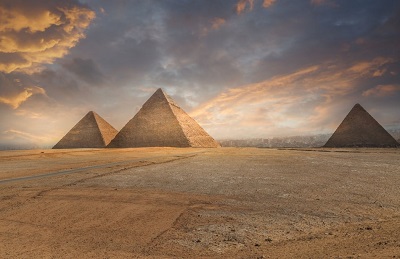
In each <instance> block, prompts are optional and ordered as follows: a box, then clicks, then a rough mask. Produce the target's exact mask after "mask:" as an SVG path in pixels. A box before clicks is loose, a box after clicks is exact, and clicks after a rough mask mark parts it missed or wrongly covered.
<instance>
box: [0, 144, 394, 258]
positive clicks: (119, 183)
mask: <svg viewBox="0 0 400 259" xmlns="http://www.w3.org/2000/svg"><path fill="white" fill-rule="evenodd" d="M321 151H327V152H321ZM41 152H44V153H41ZM111 163H112V164H111ZM0 164H1V167H0V195H1V196H0V233H1V234H0V257H1V258H126V257H130V258H194V257H197V258H199V257H200V258H326V257H333V258H357V257H360V258H375V257H379V258H400V198H399V197H400V188H399V186H398V183H399V182H400V170H399V169H400V150H398V149H353V150H350V149H340V150H333V149H315V150H311V149H310V150H306V149H300V150H275V149H256V148H246V149H239V148H220V149H191V148H187V149H175V148H142V149H118V150H114V149H111V150H110V149H107V150H94V149H93V150H68V151H66V150H44V151H37V150H34V151H13V152H8V151H4V152H0ZM93 165H101V166H99V167H97V168H89V169H86V170H81V171H77V172H74V173H70V174H64V175H54V176H51V177H45V178H37V179H31V180H20V181H14V182H12V181H11V182H7V183H5V182H4V179H13V178H15V177H26V176H29V175H31V176H32V175H38V174H45V173H51V172H53V171H57V170H62V169H68V168H81V167H85V166H93ZM1 179H2V180H3V182H1V181H2V180H1Z"/></svg>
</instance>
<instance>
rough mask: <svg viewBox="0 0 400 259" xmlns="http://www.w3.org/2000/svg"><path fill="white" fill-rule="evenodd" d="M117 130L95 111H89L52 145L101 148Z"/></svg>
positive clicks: (59, 147)
mask: <svg viewBox="0 0 400 259" xmlns="http://www.w3.org/2000/svg"><path fill="white" fill-rule="evenodd" d="M117 133H118V131H117V130H116V129H115V128H114V127H113V126H111V125H110V124H109V123H108V122H107V121H105V120H104V119H103V118H102V117H100V115H98V114H97V113H95V112H93V111H90V112H88V113H87V114H86V115H85V117H83V118H82V119H81V120H80V121H79V122H78V123H77V124H76V125H75V126H74V127H73V128H72V129H71V130H70V131H69V132H68V133H67V134H66V135H65V136H64V137H63V138H62V139H61V140H60V141H59V142H58V143H57V144H56V145H55V146H54V147H53V149H61V148H103V147H106V146H107V145H108V144H109V143H110V141H111V140H112V139H113V138H114V137H115V136H116V135H117Z"/></svg>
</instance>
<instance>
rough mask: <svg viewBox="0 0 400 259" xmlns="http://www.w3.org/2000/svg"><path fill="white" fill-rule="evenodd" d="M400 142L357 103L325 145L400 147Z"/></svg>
mask: <svg viewBox="0 0 400 259" xmlns="http://www.w3.org/2000/svg"><path fill="white" fill-rule="evenodd" d="M398 146H399V143H397V141H396V140H395V139H394V138H393V137H392V136H391V135H390V134H389V133H388V132H387V131H386V130H385V129H384V128H383V127H382V126H381V125H380V124H379V123H378V122H377V121H376V120H375V119H374V118H373V117H372V116H371V115H370V114H369V113H368V112H367V111H366V110H365V109H364V108H363V107H362V106H361V105H360V104H356V105H355V106H354V107H353V109H352V110H351V111H350V112H349V114H348V115H347V116H346V118H345V119H344V120H343V122H342V123H341V124H340V125H339V127H338V128H337V129H336V131H335V133H333V135H332V136H331V137H330V139H329V140H328V142H327V143H326V144H325V146H324V147H398Z"/></svg>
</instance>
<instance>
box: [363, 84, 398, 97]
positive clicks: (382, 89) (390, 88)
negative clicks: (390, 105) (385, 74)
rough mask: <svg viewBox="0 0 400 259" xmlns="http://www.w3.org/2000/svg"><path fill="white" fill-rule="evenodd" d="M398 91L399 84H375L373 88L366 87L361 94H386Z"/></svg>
mask: <svg viewBox="0 0 400 259" xmlns="http://www.w3.org/2000/svg"><path fill="white" fill-rule="evenodd" d="M398 91H400V85H377V86H376V87H374V88H371V89H368V90H366V91H364V92H363V93H362V95H363V96H379V97H383V96H388V95H391V94H394V93H395V92H398Z"/></svg>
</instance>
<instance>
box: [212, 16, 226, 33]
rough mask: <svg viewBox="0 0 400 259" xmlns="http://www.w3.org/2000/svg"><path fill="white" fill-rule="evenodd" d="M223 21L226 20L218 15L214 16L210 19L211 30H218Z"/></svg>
mask: <svg viewBox="0 0 400 259" xmlns="http://www.w3.org/2000/svg"><path fill="white" fill-rule="evenodd" d="M225 22H226V20H225V19H223V18H219V17H217V18H214V19H213V20H212V21H211V28H212V29H213V30H218V29H219V28H220V27H221V26H222V25H224V24H225Z"/></svg>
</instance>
